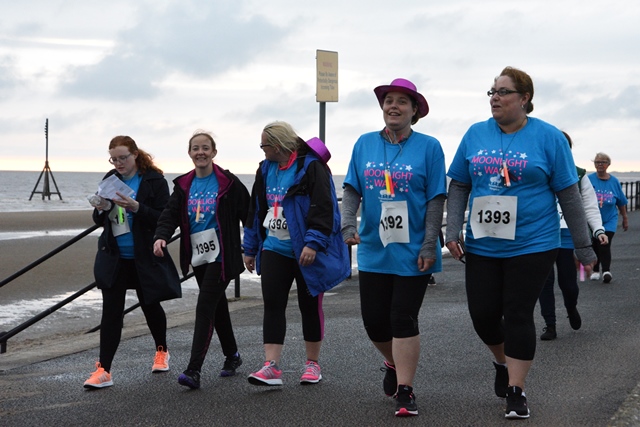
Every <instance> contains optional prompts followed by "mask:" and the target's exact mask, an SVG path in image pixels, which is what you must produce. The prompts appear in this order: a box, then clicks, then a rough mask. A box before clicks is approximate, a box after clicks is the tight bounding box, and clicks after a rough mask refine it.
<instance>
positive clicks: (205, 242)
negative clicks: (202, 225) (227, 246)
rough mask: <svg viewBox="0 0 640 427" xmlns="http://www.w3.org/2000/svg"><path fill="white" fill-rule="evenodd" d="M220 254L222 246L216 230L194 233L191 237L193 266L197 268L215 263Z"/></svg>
mask: <svg viewBox="0 0 640 427" xmlns="http://www.w3.org/2000/svg"><path fill="white" fill-rule="evenodd" d="M219 254H220V244H219V243H218V234H217V233H216V230H215V229H213V228H210V229H208V230H204V231H200V232H199V233H193V234H192V235H191V265H192V266H194V267H197V266H199V265H203V264H210V263H212V262H215V260H216V258H218V255H219Z"/></svg>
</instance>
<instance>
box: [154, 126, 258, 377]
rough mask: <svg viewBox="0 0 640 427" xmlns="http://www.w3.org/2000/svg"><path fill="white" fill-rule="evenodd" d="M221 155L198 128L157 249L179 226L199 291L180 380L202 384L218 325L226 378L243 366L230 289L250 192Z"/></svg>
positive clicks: (239, 268)
mask: <svg viewBox="0 0 640 427" xmlns="http://www.w3.org/2000/svg"><path fill="white" fill-rule="evenodd" d="M217 154H218V150H217V149H216V142H215V141H214V139H213V137H212V136H211V134H210V133H208V132H205V131H202V130H197V131H196V132H195V133H194V134H193V136H192V137H191V138H190V139H189V157H191V160H192V161H193V165H194V166H195V168H194V169H193V170H192V171H190V172H188V173H186V174H184V175H181V176H179V177H177V178H176V179H174V180H173V183H174V188H173V193H172V194H171V198H170V199H169V203H168V204H167V207H166V209H165V210H164V211H163V212H162V215H161V216H160V219H159V220H158V228H157V229H156V241H155V243H154V244H153V252H154V253H155V254H156V255H158V256H162V255H163V253H164V252H165V247H166V245H167V242H168V241H169V240H170V239H171V236H172V235H173V233H174V231H175V230H176V227H178V226H180V266H181V268H182V274H183V275H185V276H186V275H187V273H188V272H189V265H191V266H193V272H194V275H195V276H196V282H197V283H198V288H199V289H200V293H199V294H198V302H197V304H196V321H195V325H194V329H193V342H192V344H191V358H190V359H189V364H188V366H187V369H186V370H185V371H184V372H183V373H182V374H180V376H179V377H178V383H180V384H181V385H183V386H185V387H189V388H191V389H196V388H199V387H200V372H201V370H202V365H203V363H204V359H205V356H206V355H207V351H208V350H209V344H210V343H211V338H212V336H213V331H214V329H215V331H216V333H217V334H218V338H219V339H220V345H221V346H222V353H223V354H224V355H225V361H224V364H223V366H222V370H221V371H220V376H221V377H230V376H233V375H235V374H236V369H237V368H238V367H239V366H240V365H241V364H242V359H241V358H240V354H239V353H238V347H237V345H236V339H235V336H234V334H233V329H232V326H231V317H230V315H229V306H228V302H227V296H226V293H225V291H226V289H227V287H228V286H229V282H231V280H232V279H235V278H236V277H238V275H240V273H242V272H243V271H244V265H243V263H242V254H241V247H240V223H241V222H242V223H244V221H245V220H246V218H247V209H248V207H249V192H248V191H247V189H246V187H245V186H244V184H242V182H240V180H239V179H238V178H237V177H236V176H235V175H234V174H232V173H231V172H229V171H228V170H225V169H222V168H221V167H220V166H218V165H217V164H215V163H214V162H213V159H214V158H215V157H216V155H217Z"/></svg>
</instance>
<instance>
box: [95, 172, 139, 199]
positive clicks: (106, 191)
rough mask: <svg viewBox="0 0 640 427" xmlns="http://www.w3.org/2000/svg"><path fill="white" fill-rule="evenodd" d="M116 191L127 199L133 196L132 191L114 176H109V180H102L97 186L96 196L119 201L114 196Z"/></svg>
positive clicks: (116, 196)
mask: <svg viewBox="0 0 640 427" xmlns="http://www.w3.org/2000/svg"><path fill="white" fill-rule="evenodd" d="M116 191H117V192H118V193H120V194H123V195H125V196H127V197H131V196H133V194H134V191H133V190H132V189H131V187H129V186H128V185H127V184H125V183H124V182H122V181H121V180H119V179H118V177H117V176H115V175H111V176H110V177H109V178H107V179H105V180H103V181H102V182H101V183H100V184H98V196H100V197H103V198H105V199H111V200H113V199H115V198H118V199H119V198H120V196H118V195H117V194H116Z"/></svg>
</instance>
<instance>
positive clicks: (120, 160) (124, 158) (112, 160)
mask: <svg viewBox="0 0 640 427" xmlns="http://www.w3.org/2000/svg"><path fill="white" fill-rule="evenodd" d="M131 154H133V153H129V154H127V155H126V156H118V157H109V163H111V164H112V165H115V164H116V163H124V162H126V161H127V159H128V158H129V156H131Z"/></svg>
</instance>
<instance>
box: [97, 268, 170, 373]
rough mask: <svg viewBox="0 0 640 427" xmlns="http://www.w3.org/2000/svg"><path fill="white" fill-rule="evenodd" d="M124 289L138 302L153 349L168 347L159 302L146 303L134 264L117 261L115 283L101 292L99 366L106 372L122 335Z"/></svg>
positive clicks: (164, 322)
mask: <svg viewBox="0 0 640 427" xmlns="http://www.w3.org/2000/svg"><path fill="white" fill-rule="evenodd" d="M127 289H135V290H136V294H137V295H138V301H140V308H141V309H142V312H143V313H144V317H145V319H146V320H147V325H148V326H149V330H150V331H151V336H153V340H154V342H155V345H156V348H158V347H160V346H162V347H163V348H164V349H166V348H167V317H166V316H165V314H164V309H163V308H162V306H161V305H160V303H159V302H156V303H153V304H145V302H144V297H143V294H142V288H141V287H140V281H139V280H138V272H137V270H136V264H135V261H134V260H132V259H124V258H121V259H120V263H119V267H118V276H117V278H116V282H115V284H114V285H113V286H112V287H111V288H108V289H102V321H101V323H100V365H101V366H102V367H103V368H104V370H105V371H107V372H110V371H111V362H113V357H114V356H115V354H116V350H118V345H120V338H121V336H122V322H123V319H122V316H123V314H124V301H125V296H126V293H127Z"/></svg>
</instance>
